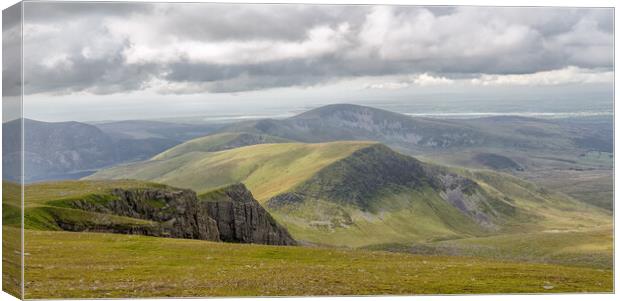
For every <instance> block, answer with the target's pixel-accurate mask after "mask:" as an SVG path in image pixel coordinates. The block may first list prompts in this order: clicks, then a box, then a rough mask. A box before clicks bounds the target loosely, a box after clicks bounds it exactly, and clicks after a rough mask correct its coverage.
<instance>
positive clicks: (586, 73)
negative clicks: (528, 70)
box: [471, 66, 614, 86]
mask: <svg viewBox="0 0 620 301" xmlns="http://www.w3.org/2000/svg"><path fill="white" fill-rule="evenodd" d="M613 81H614V72H613V71H603V72H600V71H596V70H590V69H583V68H578V67H574V66H569V67H566V68H563V69H558V70H551V71H542V72H536V73H532V74H508V75H498V74H492V75H490V74H484V75H482V76H480V77H478V78H474V79H472V80H471V83H472V84H473V85H480V86H556V85H567V84H592V83H613Z"/></svg>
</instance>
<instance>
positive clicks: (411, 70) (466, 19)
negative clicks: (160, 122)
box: [3, 2, 613, 120]
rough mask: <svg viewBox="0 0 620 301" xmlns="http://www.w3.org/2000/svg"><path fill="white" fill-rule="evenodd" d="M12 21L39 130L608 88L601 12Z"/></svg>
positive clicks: (351, 12)
mask: <svg viewBox="0 0 620 301" xmlns="http://www.w3.org/2000/svg"><path fill="white" fill-rule="evenodd" d="M24 15H25V16H24V29H23V32H24V56H25V57H27V58H28V59H27V60H25V64H24V76H25V81H26V83H25V86H24V90H25V93H26V98H25V99H26V107H25V109H26V114H27V115H30V116H31V117H34V118H38V119H44V120H63V119H74V120H93V119H123V118H147V117H164V116H171V115H175V114H178V115H190V114H193V115H201V114H203V115H207V114H209V110H215V109H216V108H220V109H221V108H226V107H230V108H231V110H233V111H234V110H238V111H239V110H242V109H243V108H244V107H245V108H251V107H253V106H263V107H275V106H286V105H289V104H294V105H297V106H299V105H303V104H311V103H330V102H355V101H356V100H360V99H366V100H368V99H372V98H377V99H389V98H390V97H397V98H398V99H399V100H404V101H406V100H407V99H408V96H411V99H415V98H416V97H414V96H415V95H424V94H425V93H427V94H428V93H434V94H437V93H444V92H445V93H448V94H447V95H450V93H453V94H459V95H467V94H468V93H484V91H490V92H489V93H498V94H499V95H501V93H511V91H516V90H530V91H538V92H541V93H547V94H548V93H551V94H553V93H554V91H557V92H558V93H560V94H561V93H562V91H573V90H579V91H593V92H597V91H599V90H610V89H611V88H612V83H613V10H612V9H587V8H576V9H570V8H484V7H407V6H391V7H390V6H311V5H231V4H182V3H171V4H147V3H132V4H127V3H97V4H93V3H82V4H81V3H36V2H34V3H33V2H29V3H25V9H24ZM5 23H6V22H5ZM11 30H13V31H15V30H16V29H15V28H14V27H12V26H8V25H7V26H5V27H4V28H3V32H4V35H3V36H4V37H5V42H7V41H6V39H10V38H11V37H14V36H15V35H10V32H11ZM4 84H5V85H6V84H7V82H6V81H5V83H4ZM5 90H6V91H7V92H5V96H8V95H10V94H15V93H18V89H11V87H5ZM610 101H611V100H610ZM119 106H125V108H126V109H125V110H124V111H123V112H122V113H121V112H116V111H115V110H117V111H118V110H120V108H119ZM235 108H236V109H235Z"/></svg>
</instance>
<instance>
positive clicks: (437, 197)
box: [88, 142, 611, 247]
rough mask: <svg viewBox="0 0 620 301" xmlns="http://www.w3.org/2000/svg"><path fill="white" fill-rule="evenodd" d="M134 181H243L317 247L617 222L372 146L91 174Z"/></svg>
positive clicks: (299, 147)
mask: <svg viewBox="0 0 620 301" xmlns="http://www.w3.org/2000/svg"><path fill="white" fill-rule="evenodd" d="M458 174H460V175H458ZM126 178H136V179H141V180H148V181H153V182H159V183H165V184H168V185H172V186H176V187H183V188H191V189H194V190H196V191H198V192H199V193H203V192H206V191H208V190H212V189H215V188H217V187H221V186H224V185H229V184H232V183H236V182H243V183H244V184H245V185H246V186H247V187H248V188H249V189H250V190H251V191H252V193H253V194H254V196H255V197H256V198H257V199H258V200H259V201H261V202H262V203H263V204H265V205H266V206H267V209H268V210H269V211H270V213H271V214H273V216H274V217H275V218H276V219H277V220H278V221H279V222H281V223H282V224H283V225H285V226H286V227H287V228H288V230H289V232H290V233H291V234H292V235H293V237H294V238H295V239H297V240H298V241H302V242H305V243H310V244H326V245H335V246H349V247H361V246H366V245H374V244H382V243H393V242H399V243H415V242H428V241H437V240H447V239H456V238H467V237H477V236H487V235H491V234H497V233H511V232H518V231H521V232H524V231H532V232H535V231H541V230H545V229H563V230H566V229H574V228H587V227H593V226H601V225H608V224H609V223H610V222H611V217H610V215H609V214H608V213H607V212H604V211H603V210H601V209H598V208H595V207H592V206H589V205H586V204H583V203H580V202H578V201H575V200H573V199H571V198H570V197H568V196H566V195H562V194H558V193H555V192H552V191H548V190H545V189H542V188H540V187H537V186H536V185H533V184H531V183H527V182H524V181H522V180H519V179H517V178H515V177H511V176H508V175H505V174H501V173H493V172H469V171H460V170H454V171H453V170H449V169H446V168H441V167H437V166H434V165H429V164H426V163H422V162H420V161H418V160H416V159H414V158H411V157H408V156H405V155H402V154H399V153H397V152H394V151H392V150H391V149H389V148H388V147H386V146H383V145H381V144H376V143H371V142H332V143H318V144H302V143H282V144H261V145H253V146H246V147H240V148H235V149H231V150H225V151H219V152H196V151H191V152H189V153H185V154H178V155H176V156H174V157H170V158H168V159H160V160H150V161H146V162H141V163H136V164H132V165H127V166H121V167H115V168H111V169H108V170H103V171H100V172H98V173H96V174H94V175H93V176H91V177H89V178H88V179H126Z"/></svg>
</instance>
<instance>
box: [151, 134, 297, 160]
mask: <svg viewBox="0 0 620 301" xmlns="http://www.w3.org/2000/svg"><path fill="white" fill-rule="evenodd" d="M284 142H292V141H291V140H288V139H284V138H279V137H274V136H269V135H264V134H254V133H221V134H213V135H208V136H205V137H201V138H196V139H193V140H190V141H187V142H185V143H182V144H179V145H177V146H175V147H173V148H171V149H169V150H166V151H165V152H162V153H161V154H159V155H157V156H155V157H153V160H161V159H168V158H172V157H175V156H178V155H182V154H186V153H190V152H217V151H222V150H227V149H233V148H237V147H243V146H248V145H256V144H266V143H284Z"/></svg>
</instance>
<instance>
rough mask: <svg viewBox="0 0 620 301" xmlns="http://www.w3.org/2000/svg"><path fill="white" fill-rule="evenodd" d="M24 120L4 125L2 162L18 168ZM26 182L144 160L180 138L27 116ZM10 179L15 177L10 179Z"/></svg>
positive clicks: (170, 145)
mask: <svg viewBox="0 0 620 301" xmlns="http://www.w3.org/2000/svg"><path fill="white" fill-rule="evenodd" d="M20 123H21V120H14V121H11V122H8V123H5V124H3V130H4V133H5V134H4V135H3V158H2V161H3V165H4V166H5V168H7V170H18V169H19V168H20V167H19V164H20V160H19V159H20V151H21V149H20V145H19V144H16V143H14V141H20V140H21V137H19V135H20ZM23 133H24V145H25V151H24V172H25V175H24V176H25V180H26V181H38V180H48V179H59V178H74V177H82V176H84V175H85V174H84V173H85V172H86V173H87V174H88V171H90V170H93V169H98V168H102V167H106V166H110V165H114V164H117V163H120V162H128V161H136V160H144V159H147V158H150V157H151V156H153V155H154V154H157V153H159V152H161V151H163V150H165V149H168V148H170V147H172V146H174V145H176V144H178V143H179V141H175V140H170V139H165V138H144V139H135V138H114V137H111V136H109V135H108V134H106V133H104V132H103V131H101V130H100V129H99V128H97V127H96V126H93V125H89V124H85V123H80V122H41V121H35V120H31V119H24V131H23ZM9 180H16V179H11V178H9Z"/></svg>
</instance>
